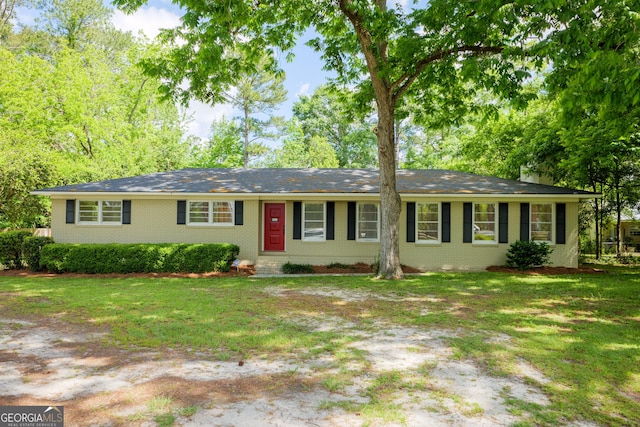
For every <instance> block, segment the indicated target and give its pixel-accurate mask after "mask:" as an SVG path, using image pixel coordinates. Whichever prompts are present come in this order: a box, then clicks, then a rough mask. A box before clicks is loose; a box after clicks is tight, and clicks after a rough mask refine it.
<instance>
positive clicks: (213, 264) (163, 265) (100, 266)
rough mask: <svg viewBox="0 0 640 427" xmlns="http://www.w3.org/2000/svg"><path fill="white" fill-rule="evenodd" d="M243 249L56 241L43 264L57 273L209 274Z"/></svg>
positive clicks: (226, 268)
mask: <svg viewBox="0 0 640 427" xmlns="http://www.w3.org/2000/svg"><path fill="white" fill-rule="evenodd" d="M239 252H240V248H239V247H238V246H237V245H232V244H228V243H207V244H185V243H175V244H174V243H163V244H118V243H111V244H68V243H55V244H51V245H46V246H44V247H43V248H42V251H41V255H40V266H41V267H42V268H43V269H45V270H48V271H52V272H56V273H205V272H209V271H229V268H230V266H231V263H232V262H233V261H234V260H235V259H236V257H237V256H238V253H239Z"/></svg>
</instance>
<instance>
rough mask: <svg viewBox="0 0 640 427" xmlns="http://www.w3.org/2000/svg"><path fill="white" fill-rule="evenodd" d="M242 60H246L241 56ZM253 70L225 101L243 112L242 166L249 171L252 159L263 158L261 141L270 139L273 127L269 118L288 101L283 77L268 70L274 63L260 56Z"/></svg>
mask: <svg viewBox="0 0 640 427" xmlns="http://www.w3.org/2000/svg"><path fill="white" fill-rule="evenodd" d="M240 60H242V61H247V58H245V57H242V56H240ZM254 61H255V63H253V64H252V65H253V66H254V68H250V69H246V70H245V71H244V73H243V74H241V75H240V76H239V77H238V78H237V80H236V83H235V84H234V86H233V88H231V90H229V91H227V92H226V94H225V98H226V99H227V101H229V102H231V105H233V106H234V107H235V108H237V109H239V110H240V111H241V112H242V117H241V118H240V121H241V123H242V136H243V139H244V155H243V166H244V167H245V168H246V167H249V157H250V156H251V155H252V154H254V155H256V154H260V153H261V152H263V151H264V150H262V149H261V147H260V145H259V141H260V140H261V139H262V138H264V137H268V136H269V135H268V132H267V129H268V127H269V126H270V125H271V124H272V120H270V118H267V119H260V117H261V116H262V117H264V116H267V117H268V116H269V115H270V114H271V113H273V111H274V110H275V109H276V108H277V107H278V105H280V104H282V103H283V102H284V101H285V100H286V99H287V91H286V89H285V88H284V74H283V73H281V72H280V73H277V72H274V71H273V70H271V69H270V68H269V61H271V59H270V58H269V57H268V56H266V55H263V56H260V57H258V58H257V59H254Z"/></svg>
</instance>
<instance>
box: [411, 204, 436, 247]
mask: <svg viewBox="0 0 640 427" xmlns="http://www.w3.org/2000/svg"><path fill="white" fill-rule="evenodd" d="M440 221H441V220H440V203H416V224H417V227H416V233H417V241H418V242H420V243H440Z"/></svg>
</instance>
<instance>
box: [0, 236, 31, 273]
mask: <svg viewBox="0 0 640 427" xmlns="http://www.w3.org/2000/svg"><path fill="white" fill-rule="evenodd" d="M32 235H33V233H31V232H30V231H7V232H6V233H0V265H4V266H5V267H7V268H22V267H23V265H22V243H23V242H24V239H26V238H27V237H31V236H32Z"/></svg>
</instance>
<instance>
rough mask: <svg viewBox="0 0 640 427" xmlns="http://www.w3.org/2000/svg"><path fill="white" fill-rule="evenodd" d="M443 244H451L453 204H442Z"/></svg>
mask: <svg viewBox="0 0 640 427" xmlns="http://www.w3.org/2000/svg"><path fill="white" fill-rule="evenodd" d="M441 209H442V242H444V243H450V242H451V203H449V202H445V203H442V208H441Z"/></svg>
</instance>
